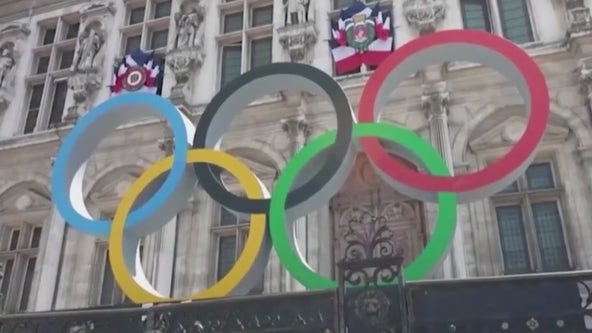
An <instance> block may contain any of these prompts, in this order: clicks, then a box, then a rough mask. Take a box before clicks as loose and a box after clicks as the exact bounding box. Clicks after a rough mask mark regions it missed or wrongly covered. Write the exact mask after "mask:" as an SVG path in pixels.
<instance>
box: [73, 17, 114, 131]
mask: <svg viewBox="0 0 592 333" xmlns="http://www.w3.org/2000/svg"><path fill="white" fill-rule="evenodd" d="M102 26H103V24H102V23H101V22H100V21H92V22H89V23H87V24H86V26H85V28H84V30H83V31H82V33H81V35H80V37H79V38H78V48H77V49H76V54H75V56H74V60H73V62H72V67H71V68H70V72H71V74H70V78H69V79H68V86H69V88H70V90H72V92H73V96H74V102H75V105H74V106H72V107H71V108H69V109H68V111H67V114H66V117H65V120H66V122H72V121H74V120H76V119H78V117H79V116H80V115H81V114H82V113H83V112H84V111H85V109H86V106H87V104H88V100H89V96H91V95H92V94H93V93H94V92H95V91H97V90H99V89H100V88H101V85H102V83H103V74H102V70H103V60H104V57H103V54H102V52H103V48H104V45H105V39H106V35H107V33H106V31H105V30H104V29H102Z"/></svg>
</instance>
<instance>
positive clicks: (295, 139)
mask: <svg viewBox="0 0 592 333" xmlns="http://www.w3.org/2000/svg"><path fill="white" fill-rule="evenodd" d="M281 124H282V130H283V131H284V132H285V133H286V135H287V136H288V139H289V140H290V143H291V144H290V145H291V147H290V150H291V151H290V153H291V154H294V153H296V151H297V150H298V149H299V147H302V146H303V145H304V144H305V143H306V141H308V138H309V137H310V128H309V124H308V121H307V119H306V117H305V116H304V115H299V116H297V117H294V118H287V119H282V120H281Z"/></svg>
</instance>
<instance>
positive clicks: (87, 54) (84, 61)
mask: <svg viewBox="0 0 592 333" xmlns="http://www.w3.org/2000/svg"><path fill="white" fill-rule="evenodd" d="M79 40H80V45H79V46H78V50H77V51H76V57H75V58H74V63H73V69H74V71H88V70H92V69H96V68H97V67H98V66H100V64H98V63H97V54H98V53H99V51H100V50H101V47H103V44H104V42H105V40H104V37H103V34H102V32H100V31H97V30H96V29H95V28H89V29H87V30H85V31H84V32H83V33H82V35H81V36H80V39H79Z"/></svg>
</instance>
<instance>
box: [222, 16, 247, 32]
mask: <svg viewBox="0 0 592 333" xmlns="http://www.w3.org/2000/svg"><path fill="white" fill-rule="evenodd" d="M242 29H243V13H242V12H239V13H235V14H229V15H226V16H224V33H227V32H233V31H238V30H242Z"/></svg>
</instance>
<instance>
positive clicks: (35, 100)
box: [24, 84, 43, 134]
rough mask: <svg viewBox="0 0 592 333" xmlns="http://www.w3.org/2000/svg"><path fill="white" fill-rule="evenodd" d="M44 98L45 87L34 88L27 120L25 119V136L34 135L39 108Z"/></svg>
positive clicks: (37, 86)
mask: <svg viewBox="0 0 592 333" xmlns="http://www.w3.org/2000/svg"><path fill="white" fill-rule="evenodd" d="M42 97H43V85H42V84H40V85H36V86H33V88H32V90H31V97H30V100H29V110H28V111H27V118H26V119H25V130H24V132H25V134H28V133H32V132H33V131H34V130H35V127H36V125H37V117H38V116H39V106H40V105H41V99H42Z"/></svg>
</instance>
